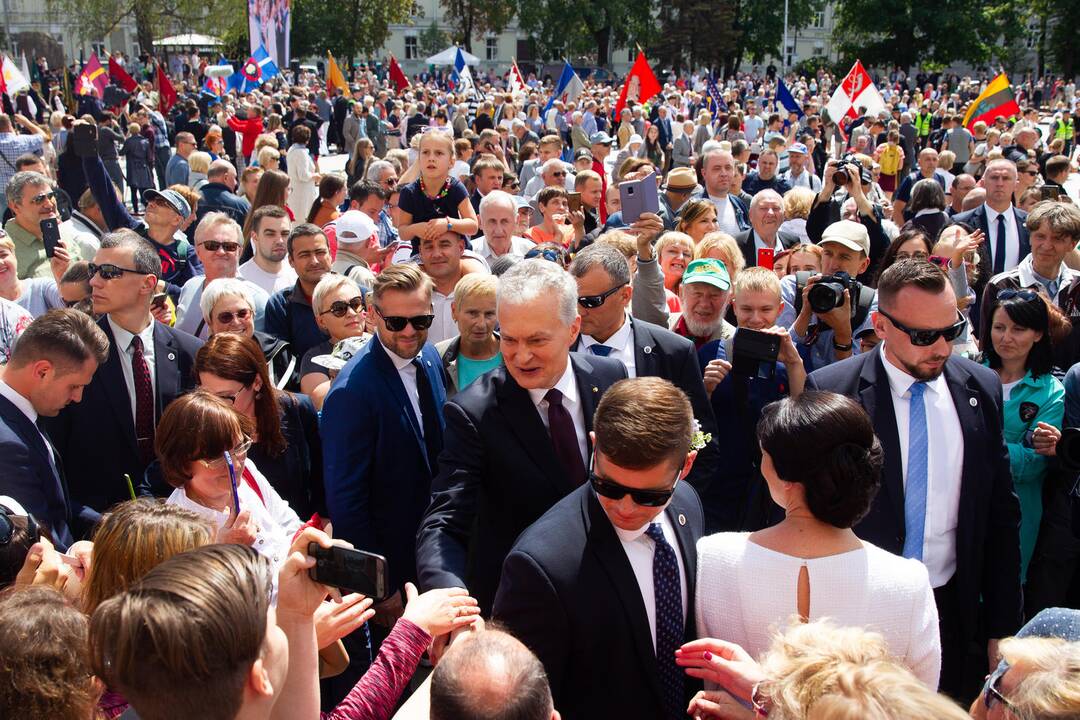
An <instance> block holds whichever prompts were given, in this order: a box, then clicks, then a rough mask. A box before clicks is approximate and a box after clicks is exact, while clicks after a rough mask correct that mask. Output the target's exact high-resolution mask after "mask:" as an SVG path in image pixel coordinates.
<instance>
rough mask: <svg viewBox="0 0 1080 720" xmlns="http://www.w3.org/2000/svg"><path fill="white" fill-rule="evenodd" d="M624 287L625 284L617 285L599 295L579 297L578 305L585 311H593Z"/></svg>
mask: <svg viewBox="0 0 1080 720" xmlns="http://www.w3.org/2000/svg"><path fill="white" fill-rule="evenodd" d="M625 286H626V283H619V284H618V285H616V286H615V287H613V288H611V289H610V290H608V291H607V292H604V293H600V294H599V295H581V296H579V297H578V299H577V301H578V305H580V306H581V307H583V308H585V309H586V310H595V309H596V308H598V307H600V306H601V305H603V304H604V301H605V300H607V299H608V298H609V297H611V296H612V295H614V294H615V293H617V292H618V291H619V290H621V289H622V288H623V287H625Z"/></svg>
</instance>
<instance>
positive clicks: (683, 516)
mask: <svg viewBox="0 0 1080 720" xmlns="http://www.w3.org/2000/svg"><path fill="white" fill-rule="evenodd" d="M679 524H680V525H685V524H686V516H685V515H683V514H682V513H679Z"/></svg>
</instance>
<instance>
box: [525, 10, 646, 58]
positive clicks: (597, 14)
mask: <svg viewBox="0 0 1080 720" xmlns="http://www.w3.org/2000/svg"><path fill="white" fill-rule="evenodd" d="M652 8H653V6H652V4H651V3H647V2H640V1H639V0H592V2H587V3H581V2H577V1H576V0H521V4H520V5H519V7H518V17H519V26H520V27H521V28H522V29H523V30H525V31H527V32H528V33H529V34H530V37H531V39H532V41H533V47H534V50H535V51H536V55H537V57H538V58H539V59H541V60H554V59H558V58H563V57H566V58H568V59H569V58H580V57H589V58H591V59H593V60H594V61H595V62H596V64H598V65H607V64H608V56H609V55H610V52H611V49H612V48H613V47H620V46H621V47H626V46H630V45H632V44H633V43H638V44H640V45H642V46H648V45H649V44H650V41H651V40H652V39H653V37H654V36H655V35H656V33H657V29H658V28H657V26H656V22H655V18H654V16H653V9H652Z"/></svg>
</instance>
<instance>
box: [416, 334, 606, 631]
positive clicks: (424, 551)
mask: <svg viewBox="0 0 1080 720" xmlns="http://www.w3.org/2000/svg"><path fill="white" fill-rule="evenodd" d="M570 362H571V364H572V367H573V372H574V377H575V379H576V380H577V387H578V393H579V395H580V398H581V403H582V411H583V415H584V417H585V430H586V432H589V431H591V430H592V416H593V413H594V412H595V411H596V405H597V404H598V403H599V402H600V396H601V395H603V394H604V392H605V391H606V390H607V389H608V388H609V387H610V386H612V385H614V384H615V383H616V382H618V381H619V380H622V379H624V378H625V377H626V368H625V367H624V366H623V364H622V363H621V362H619V361H618V360H614V359H612V358H602V357H590V356H588V355H584V354H582V355H579V354H577V353H570ZM443 415H444V416H445V418H446V432H445V434H444V435H443V451H442V454H441V455H440V456H439V474H438V476H436V478H435V479H434V480H433V481H432V483H431V504H430V505H429V506H428V510H427V515H426V516H425V517H424V520H423V522H422V523H420V530H419V532H418V533H417V536H416V566H417V571H418V573H419V578H420V583H421V585H422V586H423V587H424V589H430V588H437V587H464V588H468V589H469V593H470V594H471V595H472V596H473V597H475V598H476V599H477V600H479V601H480V607H481V608H482V609H483V611H484V613H485V614H487V613H488V612H490V610H491V603H492V601H493V600H494V598H495V589H496V588H497V587H498V586H499V574H500V572H501V568H502V563H503V560H504V559H505V558H506V554H507V553H508V552H510V548H511V546H512V545H513V544H514V540H516V539H517V536H518V535H520V534H521V531H522V530H524V529H525V528H527V527H528V526H529V525H531V524H532V523H534V522H535V521H536V520H537V518H539V517H540V516H541V515H543V514H544V513H545V512H547V511H548V510H549V509H550V508H551V506H552V505H554V504H555V503H557V502H558V501H559V500H561V499H562V498H564V497H565V496H566V495H567V494H568V493H570V492H572V491H573V490H574V489H575V488H576V485H575V484H573V483H571V482H570V481H569V480H567V478H566V477H565V475H564V473H563V469H562V467H561V466H560V465H559V461H558V459H557V458H556V456H555V449H554V447H553V446H552V444H551V438H550V435H549V434H548V431H547V428H546V427H545V426H544V422H543V420H541V418H540V413H538V412H537V410H536V406H535V405H533V402H532V398H530V397H529V393H528V391H527V390H525V389H524V388H522V387H521V386H520V385H518V384H517V382H515V381H514V379H513V377H512V376H511V375H510V374H509V373H508V372H507V370H506V368H505V367H500V368H497V369H496V370H492V371H491V372H489V373H487V374H486V375H484V376H482V377H481V378H480V379H479V380H477V381H476V382H474V383H473V384H472V385H470V386H469V387H467V388H466V389H465V390H464V391H462V392H460V393H458V394H457V395H455V396H454V398H453V399H452V400H449V401H448V402H447V403H446V405H445V406H444V407H443Z"/></svg>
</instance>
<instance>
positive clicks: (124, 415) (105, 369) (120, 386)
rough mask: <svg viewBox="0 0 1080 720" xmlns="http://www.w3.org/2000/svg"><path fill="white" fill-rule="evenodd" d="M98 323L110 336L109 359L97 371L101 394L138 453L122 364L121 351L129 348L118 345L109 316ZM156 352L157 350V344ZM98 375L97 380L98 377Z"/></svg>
mask: <svg viewBox="0 0 1080 720" xmlns="http://www.w3.org/2000/svg"><path fill="white" fill-rule="evenodd" d="M98 324H99V325H101V328H102V329H103V330H104V331H105V334H106V335H107V336H108V337H109V359H108V360H106V361H105V364H104V365H102V366H101V367H99V368H98V370H97V373H98V374H100V375H101V382H100V383H98V388H99V389H100V391H101V394H102V395H104V396H105V397H106V398H107V399H106V402H108V403H109V404H110V405H112V409H113V412H114V413H116V417H117V419H118V420H119V421H120V426H121V427H122V428H123V430H124V432H123V435H124V439H125V440H126V441H127V444H128V446H129V447H130V448H131V449H132V450H133V451H134V452H135V453H138V451H139V448H138V445H137V443H136V442H135V418H134V416H133V415H132V414H131V397H130V396H129V395H128V390H127V381H126V380H125V379H124V369H123V367H121V365H120V353H121V352H127V348H120V347H118V346H117V343H116V338H115V337H113V333H112V326H110V325H109V321H108V319H107V318H102V319H101V322H100V323H98ZM154 352H155V353H156V352H157V346H156V344H155V347H154ZM96 375H97V374H95V380H96V379H97V377H96Z"/></svg>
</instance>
